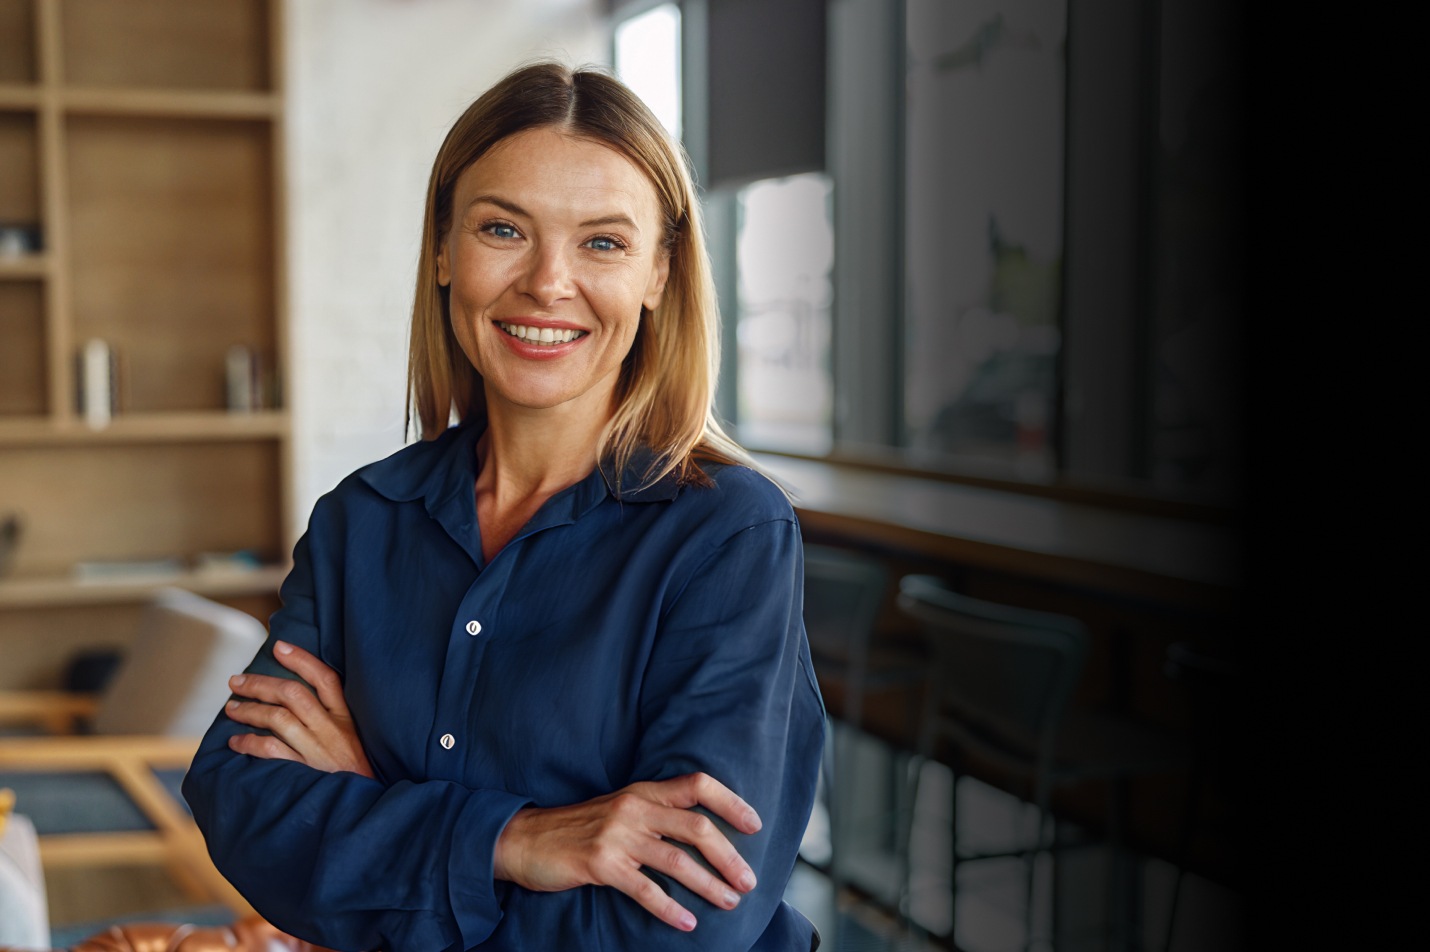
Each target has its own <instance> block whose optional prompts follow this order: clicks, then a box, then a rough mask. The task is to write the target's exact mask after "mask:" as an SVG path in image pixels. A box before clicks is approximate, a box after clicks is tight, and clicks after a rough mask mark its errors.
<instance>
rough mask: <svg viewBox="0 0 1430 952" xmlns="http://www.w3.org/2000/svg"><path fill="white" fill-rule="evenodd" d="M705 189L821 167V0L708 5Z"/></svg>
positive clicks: (723, 0)
mask: <svg viewBox="0 0 1430 952" xmlns="http://www.w3.org/2000/svg"><path fill="white" fill-rule="evenodd" d="M706 6H707V24H708V31H709V32H708V37H709V42H708V45H707V47H706V49H707V52H708V57H709V59H708V67H709V72H708V74H707V75H708V78H709V97H710V98H709V117H708V118H709V121H708V125H707V126H706V133H707V135H708V137H709V138H708V143H707V148H708V154H709V157H710V158H709V161H710V168H709V176H710V178H709V181H708V182H707V183H706V184H707V187H718V186H722V185H736V184H741V183H744V182H749V181H755V180H757V179H764V178H773V177H775V176H781V175H793V174H796V173H799V172H811V171H818V170H821V169H823V168H824V113H825V45H826V44H825V37H826V28H825V0H707V3H706Z"/></svg>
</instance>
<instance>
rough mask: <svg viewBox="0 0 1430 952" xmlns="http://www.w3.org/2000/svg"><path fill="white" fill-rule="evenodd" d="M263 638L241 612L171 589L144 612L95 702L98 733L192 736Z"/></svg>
mask: <svg viewBox="0 0 1430 952" xmlns="http://www.w3.org/2000/svg"><path fill="white" fill-rule="evenodd" d="M267 636H268V632H267V629H266V628H265V627H264V625H263V623H262V622H261V621H259V620H258V619H257V618H254V617H253V616H252V615H249V614H248V613H246V612H242V611H239V610H238V609H236V608H231V607H229V606H227V605H222V604H219V603H218V602H215V601H212V600H210V599H207V598H204V597H202V596H200V595H195V594H193V593H192V592H186V591H182V590H180V589H176V588H168V589H162V590H160V591H159V592H158V593H156V594H155V596H154V598H153V599H152V600H151V601H150V603H149V604H148V606H146V608H145V610H144V612H143V615H142V617H141V621H140V627H139V631H138V632H137V633H136V636H135V639H134V642H133V644H132V645H131V646H130V648H129V650H128V651H127V652H125V655H124V660H123V661H122V662H121V663H120V665H119V669H118V670H117V671H116V672H115V674H114V679H113V680H112V681H111V682H110V685H109V687H108V688H107V689H106V690H105V692H104V695H103V697H102V698H101V700H100V705H99V710H98V711H97V712H96V713H95V718H94V729H95V731H96V732H97V733H101V734H163V735H169V736H176V737H198V736H200V735H202V734H203V733H204V731H206V730H208V727H209V724H211V723H212V722H213V719H214V717H215V716H216V715H217V714H218V712H219V710H220V709H222V707H223V705H224V702H225V701H227V700H228V697H229V693H230V692H229V688H228V679H229V677H230V676H232V675H235V674H238V673H239V672H241V671H242V670H243V669H244V668H245V667H246V666H247V665H248V663H249V661H251V660H253V656H254V655H255V654H257V653H258V649H259V648H260V647H262V645H263V642H264V640H265V639H266V638H267Z"/></svg>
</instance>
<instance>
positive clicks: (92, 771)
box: [0, 589, 267, 913]
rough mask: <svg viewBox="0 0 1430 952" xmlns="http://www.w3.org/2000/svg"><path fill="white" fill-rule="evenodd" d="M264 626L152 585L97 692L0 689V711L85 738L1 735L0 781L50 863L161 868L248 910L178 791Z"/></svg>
mask: <svg viewBox="0 0 1430 952" xmlns="http://www.w3.org/2000/svg"><path fill="white" fill-rule="evenodd" d="M266 637H267V632H266V630H265V628H264V625H263V623H262V622H260V621H259V620H258V619H256V618H254V617H253V616H252V615H249V614H247V613H245V612H242V611H239V610H238V609H236V608H231V607H228V606H226V605H222V604H219V603H217V602H214V601H211V600H209V599H207V598H203V597H202V596H199V595H195V594H193V593H191V592H186V591H181V590H179V589H163V590H161V591H159V592H157V593H156V594H155V595H154V597H153V598H152V599H151V601H150V603H149V604H148V605H147V606H146V607H145V610H144V612H143V613H142V616H141V621H140V626H139V630H138V631H137V632H136V635H135V638H134V640H133V643H132V645H131V646H130V648H129V649H128V650H127V651H126V652H125V654H124V658H123V661H122V662H121V663H120V665H119V667H118V669H117V670H116V672H115V674H114V677H113V679H112V681H111V682H110V683H109V685H108V686H107V688H106V689H105V691H104V692H103V693H102V694H101V695H100V696H99V697H98V698H85V697H69V698H67V697H65V696H64V695H63V694H62V693H61V692H0V716H3V718H4V719H5V720H7V721H9V722H11V723H15V722H17V721H21V720H24V719H25V718H24V715H25V713H26V711H27V710H28V711H29V712H30V713H31V715H32V716H31V718H30V722H31V723H34V724H39V725H41V726H44V727H48V728H51V729H54V728H56V727H60V726H70V727H73V726H77V725H81V726H86V725H87V727H88V731H87V733H85V734H83V735H73V734H68V735H65V736H53V735H43V736H27V737H6V738H3V739H0V786H3V787H9V788H12V789H13V790H14V791H15V794H16V807H15V808H16V811H17V812H19V813H23V814H25V815H26V816H28V817H29V819H30V820H31V821H32V822H33V823H34V826H35V829H36V831H37V832H38V834H39V846H40V858H41V862H42V863H43V864H44V866H45V867H46V868H53V867H60V866H106V865H132V864H152V863H160V864H163V865H164V866H165V867H166V868H167V869H168V870H169V872H170V875H171V876H173V878H174V880H175V882H176V883H177V884H178V885H179V886H180V888H182V889H183V890H184V891H185V892H186V893H187V894H188V895H189V896H191V897H192V898H194V899H198V900H205V901H218V902H221V903H223V904H224V905H227V906H229V907H230V908H232V909H234V910H235V911H236V912H240V913H247V912H251V911H252V910H251V907H249V905H248V904H247V903H246V902H245V901H244V900H243V899H242V898H241V897H239V895H238V893H237V892H236V891H235V890H234V889H233V887H232V886H230V885H229V884H228V882H227V881H226V880H224V879H223V877H222V876H221V875H219V873H218V871H217V870H215V869H214V867H213V864H212V862H211V861H210V860H209V858H208V852H207V850H206V849H205V846H204V842H203V838H202V835H201V834H200V833H199V830H198V827H197V826H195V825H194V822H193V818H192V817H191V816H190V815H189V813H188V809H187V807H186V806H185V805H184V803H183V800H182V798H181V797H180V796H179V794H178V786H179V783H180V782H181V781H182V778H183V773H184V771H185V770H186V769H187V768H188V765H189V762H190V761H191V760H192V759H193V756H194V752H195V750H197V748H198V742H199V738H200V737H201V736H202V734H203V733H204V731H205V730H207V729H208V726H209V724H210V723H211V722H212V721H213V719H214V717H215V716H216V715H217V714H218V713H219V711H220V710H221V709H222V707H223V704H224V702H225V701H226V700H227V699H228V697H229V689H228V677H229V676H230V675H232V674H235V673H237V672H239V671H242V670H243V669H244V668H245V667H246V666H247V664H248V662H249V661H250V660H252V658H253V656H254V654H256V653H257V651H258V649H259V648H260V647H261V646H262V644H263V642H264V639H265V638H266Z"/></svg>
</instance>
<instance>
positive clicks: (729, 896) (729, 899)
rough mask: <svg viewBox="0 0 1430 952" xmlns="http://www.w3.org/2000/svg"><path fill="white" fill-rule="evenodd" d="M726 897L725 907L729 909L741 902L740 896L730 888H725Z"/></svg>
mask: <svg viewBox="0 0 1430 952" xmlns="http://www.w3.org/2000/svg"><path fill="white" fill-rule="evenodd" d="M724 898H725V908H727V909H734V908H735V907H736V906H738V905H739V904H740V897H739V896H737V895H735V894H734V893H732V892H730V890H728V889H727V890H725V897H724Z"/></svg>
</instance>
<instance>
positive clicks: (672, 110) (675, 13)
mask: <svg viewBox="0 0 1430 952" xmlns="http://www.w3.org/2000/svg"><path fill="white" fill-rule="evenodd" d="M615 59H616V62H615V67H616V75H617V76H619V77H620V78H621V81H622V82H624V83H625V84H626V85H627V86H629V87H631V89H632V90H634V92H635V94H636V95H637V96H639V97H641V99H643V100H644V101H645V104H646V105H647V106H649V107H650V110H651V112H653V113H655V116H656V118H657V119H659V120H660V122H661V125H663V126H665V128H666V130H667V131H668V132H669V133H670V134H671V135H672V136H674V137H675V138H677V139H679V138H680V10H679V9H678V8H677V7H676V5H675V4H673V3H662V4H661V5H660V6H658V7H652V8H651V9H650V10H647V11H646V12H645V13H642V14H640V15H638V16H633V17H631V18H630V19H629V20H623V21H621V22H620V23H618V24H616V56H615Z"/></svg>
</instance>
